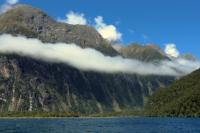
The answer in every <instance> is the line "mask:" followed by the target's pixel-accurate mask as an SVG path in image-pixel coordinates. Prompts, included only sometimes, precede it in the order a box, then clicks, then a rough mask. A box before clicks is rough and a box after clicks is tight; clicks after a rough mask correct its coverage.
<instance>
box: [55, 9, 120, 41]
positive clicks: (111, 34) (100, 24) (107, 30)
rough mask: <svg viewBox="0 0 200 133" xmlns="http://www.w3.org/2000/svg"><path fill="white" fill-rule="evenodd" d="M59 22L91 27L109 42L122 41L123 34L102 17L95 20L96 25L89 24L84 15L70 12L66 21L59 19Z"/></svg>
mask: <svg viewBox="0 0 200 133" xmlns="http://www.w3.org/2000/svg"><path fill="white" fill-rule="evenodd" d="M58 21H59V22H64V23H68V24H72V25H77V24H79V25H89V26H90V25H91V26H93V27H94V28H96V30H97V31H98V32H99V33H100V34H101V36H102V37H103V38H104V39H106V40H108V41H111V42H112V41H114V42H115V41H119V40H121V37H122V34H121V33H120V32H119V31H118V30H117V27H116V26H114V25H113V24H109V25H108V24H106V23H105V22H104V20H103V17H102V16H97V17H95V18H94V23H95V24H94V25H93V24H89V23H88V20H87V18H86V17H85V15H84V14H83V13H76V12H73V11H71V12H69V13H67V14H66V19H58Z"/></svg>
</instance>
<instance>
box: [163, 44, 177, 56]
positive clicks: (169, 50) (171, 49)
mask: <svg viewBox="0 0 200 133" xmlns="http://www.w3.org/2000/svg"><path fill="white" fill-rule="evenodd" d="M165 53H166V54H167V55H168V56H170V57H178V56H179V51H178V50H177V48H176V45H175V44H167V45H166V46H165Z"/></svg>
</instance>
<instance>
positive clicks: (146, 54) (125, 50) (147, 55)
mask: <svg viewBox="0 0 200 133" xmlns="http://www.w3.org/2000/svg"><path fill="white" fill-rule="evenodd" d="M119 51H120V53H121V54H123V55H124V56H125V57H127V58H133V59H139V60H142V61H154V60H163V59H169V58H168V57H167V56H166V54H165V53H164V52H163V51H162V50H161V49H160V48H159V47H158V46H156V45H153V44H149V45H140V44H130V45H129V46H127V47H122V48H121V49H120V50H119Z"/></svg>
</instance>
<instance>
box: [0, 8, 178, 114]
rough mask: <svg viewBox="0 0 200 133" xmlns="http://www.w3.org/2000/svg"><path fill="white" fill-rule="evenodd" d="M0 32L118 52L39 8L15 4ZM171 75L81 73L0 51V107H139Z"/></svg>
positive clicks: (4, 16) (3, 17) (74, 109)
mask: <svg viewBox="0 0 200 133" xmlns="http://www.w3.org/2000/svg"><path fill="white" fill-rule="evenodd" d="M0 33H1V34H4V33H9V34H12V35H23V36H27V37H29V38H38V39H40V40H42V41H43V42H50V43H56V42H65V43H76V44H77V45H79V46H81V47H91V48H95V49H97V50H99V51H101V52H103V53H104V54H106V55H111V56H114V55H118V53H117V52H116V51H115V50H114V49H113V48H112V47H111V45H110V44H108V43H107V42H106V41H105V40H104V39H102V37H101V36H100V35H99V34H98V32H97V31H96V30H94V29H93V28H91V27H87V26H80V25H76V26H74V25H68V24H63V23H58V22H56V21H54V20H53V19H52V18H50V17H49V16H47V15H46V14H45V13H43V12H42V11H40V10H38V9H35V8H32V7H30V6H26V5H18V6H17V7H15V8H14V9H12V10H9V11H8V12H6V13H5V14H2V15H1V16H0ZM173 81H174V78H173V77H166V76H140V75H134V74H132V75H129V74H123V73H121V74H120V73H119V74H105V73H97V72H84V71H80V70H78V69H75V68H72V67H70V66H68V65H65V64H58V63H57V64H56V63H55V64H52V63H47V62H42V61H37V60H34V59H32V58H28V57H21V56H18V55H3V54H1V55H0V111H1V112H6V111H48V112H50V111H51V112H55V111H60V112H63V111H66V112H68V111H70V112H80V113H104V112H112V111H126V110H134V109H138V108H142V107H143V104H144V103H145V102H146V97H148V96H149V95H152V94H153V92H154V91H155V90H156V89H157V88H159V87H161V86H166V85H169V84H170V83H172V82H173Z"/></svg>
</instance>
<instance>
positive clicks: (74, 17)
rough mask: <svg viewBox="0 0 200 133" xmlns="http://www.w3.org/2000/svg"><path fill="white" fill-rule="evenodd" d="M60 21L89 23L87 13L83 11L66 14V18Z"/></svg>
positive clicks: (74, 23)
mask: <svg viewBox="0 0 200 133" xmlns="http://www.w3.org/2000/svg"><path fill="white" fill-rule="evenodd" d="M58 21H60V22H64V23H68V24H73V25H77V24H79V25H87V20H86V18H85V15H84V14H83V13H75V12H73V11H71V12H69V13H68V14H66V19H59V20H58Z"/></svg>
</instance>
